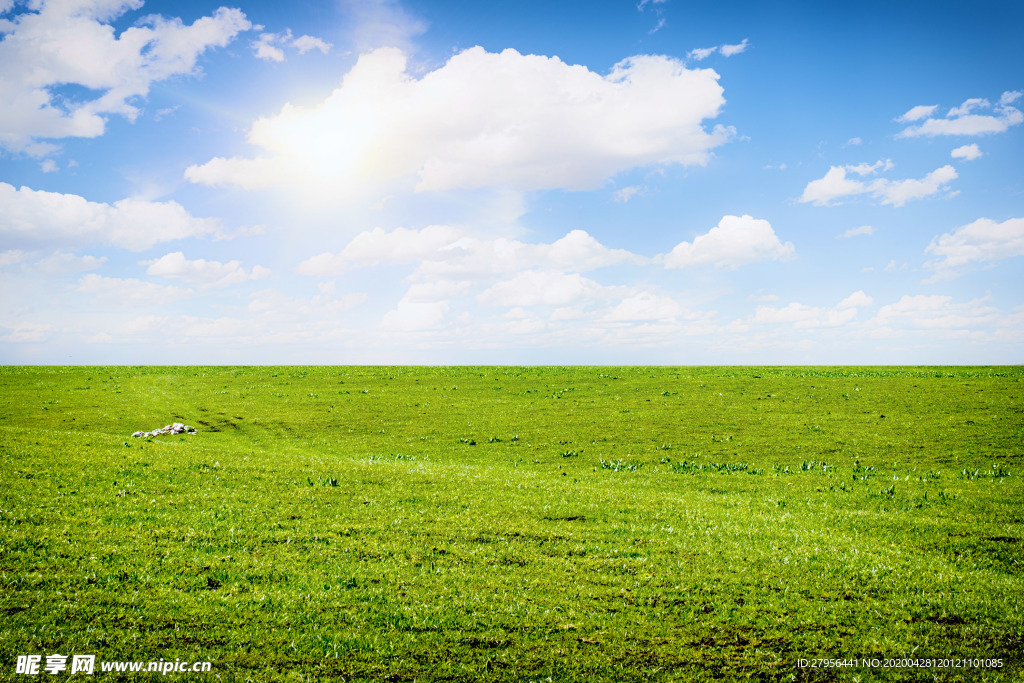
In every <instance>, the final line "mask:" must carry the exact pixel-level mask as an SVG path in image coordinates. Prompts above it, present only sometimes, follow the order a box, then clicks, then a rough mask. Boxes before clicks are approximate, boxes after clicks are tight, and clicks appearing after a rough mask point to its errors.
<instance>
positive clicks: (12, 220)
mask: <svg viewBox="0 0 1024 683" xmlns="http://www.w3.org/2000/svg"><path fill="white" fill-rule="evenodd" d="M222 233H223V231H222V228H221V224H220V221H219V220H217V219H213V218H196V217H195V216H192V215H190V214H189V213H188V212H187V211H186V210H185V209H184V207H182V206H181V204H178V203H177V202H173V201H168V202H148V201H144V200H141V199H121V200H119V201H116V202H114V203H113V204H106V203H100V202H90V201H88V200H86V199H85V198H84V197H81V196H79V195H75V194H61V193H58V192H45V191H42V190H32V189H30V188H27V187H22V188H21V189H15V188H14V186H12V185H8V184H7V183H0V238H2V239H3V240H4V242H5V245H7V246H24V245H47V244H56V245H59V246H60V247H63V248H65V249H67V248H73V247H77V246H85V245H97V244H102V245H109V246H117V247H123V248H125V249H131V250H134V251H142V250H143V249H148V248H150V247H151V246H153V245H154V244H157V243H159V242H168V241H170V240H176V239H182V238H185V237H195V236H219V235H221V234H222Z"/></svg>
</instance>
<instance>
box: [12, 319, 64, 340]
mask: <svg viewBox="0 0 1024 683" xmlns="http://www.w3.org/2000/svg"><path fill="white" fill-rule="evenodd" d="M5 327H7V326H6V325H5ZM7 329H10V330H11V333H10V334H5V335H4V336H2V337H0V341H5V342H9V343H13V344H33V343H38V342H43V341H46V340H47V339H48V338H49V337H50V335H51V333H53V332H56V331H57V328H55V327H54V326H53V325H48V324H46V323H34V322H22V323H15V324H14V326H13V327H7Z"/></svg>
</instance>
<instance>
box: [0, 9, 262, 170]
mask: <svg viewBox="0 0 1024 683" xmlns="http://www.w3.org/2000/svg"><path fill="white" fill-rule="evenodd" d="M141 6H142V1H141V0H76V1H75V2H67V1H62V0H38V1H37V2H32V3H30V4H29V10H30V11H28V12H24V13H22V14H19V15H17V16H15V17H14V18H13V19H11V20H10V23H9V24H8V25H7V27H6V28H7V35H6V36H5V37H4V39H3V41H0V146H2V147H5V148H7V149H8V150H11V151H16V152H25V153H28V154H33V155H39V156H41V155H43V154H45V153H47V152H50V151H53V150H54V149H55V148H54V146H53V145H51V144H49V143H39V142H36V140H37V138H51V139H52V138H64V137H96V136H98V135H102V134H103V132H104V129H105V125H106V119H105V115H108V114H117V115H120V116H124V117H126V118H128V119H129V120H134V119H135V117H136V116H137V115H138V113H139V110H138V109H137V108H136V107H135V106H133V105H132V104H131V100H132V99H133V98H135V97H142V96H145V95H146V94H148V92H149V88H150V86H151V84H152V83H154V82H157V81H162V80H165V79H167V78H169V77H171V76H175V75H180V74H192V73H195V71H196V60H197V59H198V57H199V55H200V54H202V53H203V52H204V51H206V50H207V49H209V48H211V47H223V46H225V45H227V44H228V43H229V42H231V40H233V39H234V37H235V36H236V35H237V34H238V33H239V32H240V31H244V30H247V29H248V28H249V27H250V23H249V21H248V20H247V19H246V18H245V15H244V14H243V13H242V12H241V11H240V10H237V9H228V8H225V7H221V8H220V9H218V10H217V11H216V12H214V13H213V15H212V16H207V17H201V18H199V19H197V20H196V21H195V22H193V23H192V24H191V25H188V26H186V25H184V24H183V23H182V22H181V20H180V19H176V18H173V19H167V18H164V17H162V16H159V15H150V16H147V17H145V18H143V19H142V20H140V21H138V22H136V24H135V25H134V26H132V27H130V28H127V29H125V30H124V31H122V32H121V33H120V35H115V31H114V29H113V27H112V26H111V25H110V23H109V22H111V21H113V20H114V19H116V18H117V17H119V16H121V15H122V14H124V13H125V12H126V11H128V10H134V9H138V8H140V7H141ZM65 85H77V86H82V87H84V88H88V89H90V90H94V91H97V93H98V95H97V96H93V97H92V99H89V98H85V99H75V98H71V99H68V98H65V97H63V96H62V95H61V93H60V88H61V87H62V86H65Z"/></svg>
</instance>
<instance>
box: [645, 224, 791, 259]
mask: <svg viewBox="0 0 1024 683" xmlns="http://www.w3.org/2000/svg"><path fill="white" fill-rule="evenodd" d="M795 253H796V248H795V247H794V246H793V243H792V242H786V243H785V244H783V243H782V242H781V241H779V238H778V235H776V234H775V231H774V230H773V229H772V226H771V224H770V223H769V222H768V221H766V220H762V219H758V218H753V217H751V216H723V217H722V220H721V221H719V222H718V225H716V226H715V227H713V228H711V230H709V231H708V232H707V233H705V234H703V235H698V236H697V237H695V238H694V240H693V242H680V243H679V244H677V245H676V246H675V248H674V249H672V251H671V252H669V253H668V254H665V255H663V256H660V257H658V260H659V261H660V262H661V263H663V264H664V265H665V267H666V268H686V267H690V266H702V265H714V266H715V267H716V268H729V269H735V268H739V267H740V266H742V265H746V264H748V263H755V262H757V261H769V260H786V259H790V258H793V257H794V256H795Z"/></svg>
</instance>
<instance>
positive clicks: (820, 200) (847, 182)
mask: <svg viewBox="0 0 1024 683" xmlns="http://www.w3.org/2000/svg"><path fill="white" fill-rule="evenodd" d="M881 163H882V162H878V163H876V164H871V165H867V164H858V165H855V166H832V167H830V168H829V170H828V172H827V173H825V175H824V177H822V178H818V179H817V180H812V181H810V182H809V183H807V186H806V187H805V188H804V191H803V194H802V195H801V196H800V199H799V201H800V202H803V203H808V202H810V203H812V204H814V205H815V206H829V205H831V204H833V203H834V202H836V201H837V200H840V199H843V198H845V197H852V196H855V195H860V194H871V195H872V196H873V197H875V198H877V199H878V200H879V201H881V203H882V204H891V205H893V206H903V205H904V204H906V203H907V202H908V201H911V200H914V199H924V198H926V197H930V196H932V195H935V194H938V193H940V192H943V191H945V190H946V189H947V186H948V184H949V183H951V182H952V181H954V180H956V178H957V177H958V176H957V172H956V169H955V168H953V167H952V166H950V165H948V164H947V165H946V166H942V167H940V168H937V169H935V170H934V171H932V172H930V173H928V174H926V175H925V176H924V177H923V178H921V179H916V178H907V179H904V180H888V179H886V178H877V179H875V180H873V181H871V182H866V181H863V180H855V179H853V178H849V177H847V172H854V173H857V174H858V175H861V176H864V175H868V174H869V173H873V172H875V171H876V170H878V169H879V168H881V169H883V170H888V169H889V168H891V163H886V164H885V165H884V166H879V164H881Z"/></svg>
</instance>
